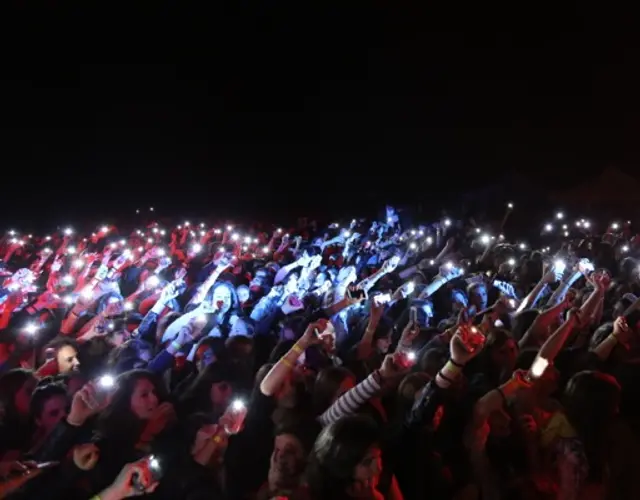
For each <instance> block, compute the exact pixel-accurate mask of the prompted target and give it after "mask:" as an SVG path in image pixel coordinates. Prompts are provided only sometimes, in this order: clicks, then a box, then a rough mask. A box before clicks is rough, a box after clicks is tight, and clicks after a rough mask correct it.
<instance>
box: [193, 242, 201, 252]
mask: <svg viewBox="0 0 640 500" xmlns="http://www.w3.org/2000/svg"><path fill="white" fill-rule="evenodd" d="M191 251H192V252H193V253H200V252H201V251H202V245H201V244H200V243H194V244H193V245H191Z"/></svg>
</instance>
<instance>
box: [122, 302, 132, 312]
mask: <svg viewBox="0 0 640 500" xmlns="http://www.w3.org/2000/svg"><path fill="white" fill-rule="evenodd" d="M124 310H125V311H133V302H130V301H127V302H125V303H124Z"/></svg>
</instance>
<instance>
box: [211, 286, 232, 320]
mask: <svg viewBox="0 0 640 500" xmlns="http://www.w3.org/2000/svg"><path fill="white" fill-rule="evenodd" d="M212 302H213V306H214V307H216V308H217V307H219V308H220V312H221V313H226V312H227V311H228V310H229V309H231V292H230V291H229V289H228V288H227V287H226V286H219V287H218V288H216V289H215V290H214V292H213V299H212Z"/></svg>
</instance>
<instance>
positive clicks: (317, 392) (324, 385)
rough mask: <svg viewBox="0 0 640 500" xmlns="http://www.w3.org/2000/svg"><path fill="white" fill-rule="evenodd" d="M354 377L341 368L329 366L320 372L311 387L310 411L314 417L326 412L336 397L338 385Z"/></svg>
mask: <svg viewBox="0 0 640 500" xmlns="http://www.w3.org/2000/svg"><path fill="white" fill-rule="evenodd" d="M349 377H352V378H353V379H354V380H355V378H356V377H355V375H354V374H353V373H351V371H349V370H347V369H346V368H344V367H342V366H331V367H328V368H324V369H322V370H320V373H318V376H317V377H316V382H315V384H314V387H313V398H312V402H311V405H312V410H313V414H314V415H320V414H321V413H322V412H324V411H325V410H327V409H328V408H329V407H330V406H331V404H332V403H333V400H334V398H335V396H336V392H337V391H338V388H339V387H340V384H342V382H343V381H344V380H346V379H347V378H349Z"/></svg>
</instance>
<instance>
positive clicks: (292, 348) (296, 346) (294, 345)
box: [291, 343, 304, 354]
mask: <svg viewBox="0 0 640 500" xmlns="http://www.w3.org/2000/svg"><path fill="white" fill-rule="evenodd" d="M291 350H292V351H293V352H296V353H298V354H302V353H303V352H304V349H303V348H302V347H300V346H299V345H298V344H297V343H296V344H293V347H291Z"/></svg>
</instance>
